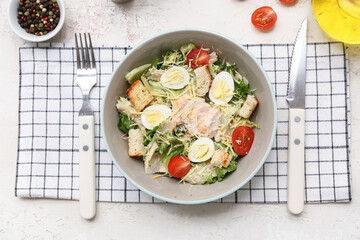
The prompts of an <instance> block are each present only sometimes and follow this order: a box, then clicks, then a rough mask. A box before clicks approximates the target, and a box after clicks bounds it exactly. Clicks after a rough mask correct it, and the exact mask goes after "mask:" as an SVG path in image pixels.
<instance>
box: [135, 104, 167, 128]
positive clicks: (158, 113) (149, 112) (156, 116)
mask: <svg viewBox="0 0 360 240" xmlns="http://www.w3.org/2000/svg"><path fill="white" fill-rule="evenodd" d="M171 114H172V110H171V109H170V108H169V107H168V106H165V105H160V104H159V105H152V106H149V107H147V108H145V110H144V111H143V112H142V114H141V122H142V124H143V125H144V127H145V128H147V129H150V130H151V129H153V128H154V127H157V126H159V125H160V123H162V121H164V120H165V119H167V118H169V117H170V116H171Z"/></svg>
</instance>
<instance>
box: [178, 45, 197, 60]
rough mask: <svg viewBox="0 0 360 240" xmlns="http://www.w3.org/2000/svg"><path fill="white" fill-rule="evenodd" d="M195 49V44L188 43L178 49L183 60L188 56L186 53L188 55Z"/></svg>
mask: <svg viewBox="0 0 360 240" xmlns="http://www.w3.org/2000/svg"><path fill="white" fill-rule="evenodd" d="M195 48H196V46H195V44H193V43H188V44H185V45H182V46H181V47H180V52H181V53H182V55H183V56H184V58H186V56H187V55H188V53H189V52H190V51H191V50H193V49H195Z"/></svg>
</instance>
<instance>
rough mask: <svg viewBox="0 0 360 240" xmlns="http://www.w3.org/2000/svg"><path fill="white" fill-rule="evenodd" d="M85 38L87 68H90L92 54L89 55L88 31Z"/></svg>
mask: <svg viewBox="0 0 360 240" xmlns="http://www.w3.org/2000/svg"><path fill="white" fill-rule="evenodd" d="M84 38H85V54H86V68H87V69H89V68H90V56H89V48H88V44H87V40H86V33H84Z"/></svg>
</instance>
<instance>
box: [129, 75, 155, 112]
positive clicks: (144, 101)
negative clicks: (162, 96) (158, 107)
mask: <svg viewBox="0 0 360 240" xmlns="http://www.w3.org/2000/svg"><path fill="white" fill-rule="evenodd" d="M126 94H127V95H128V96H129V98H130V101H131V103H132V104H134V106H135V108H136V110H137V111H138V112H140V111H142V110H143V109H144V108H145V107H146V106H147V105H148V104H149V103H150V102H151V101H152V100H153V96H152V95H151V94H150V92H149V91H148V90H147V89H146V88H145V87H144V86H143V85H142V83H141V81H140V80H137V81H136V82H134V83H133V84H132V85H131V86H130V88H129V89H128V90H127V91H126Z"/></svg>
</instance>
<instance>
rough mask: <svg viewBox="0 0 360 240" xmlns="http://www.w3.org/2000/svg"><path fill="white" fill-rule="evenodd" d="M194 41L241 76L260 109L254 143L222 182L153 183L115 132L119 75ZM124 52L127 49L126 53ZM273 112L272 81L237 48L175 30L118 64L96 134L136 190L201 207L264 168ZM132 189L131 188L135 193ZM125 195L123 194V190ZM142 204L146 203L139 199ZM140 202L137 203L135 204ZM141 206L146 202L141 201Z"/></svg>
mask: <svg viewBox="0 0 360 240" xmlns="http://www.w3.org/2000/svg"><path fill="white" fill-rule="evenodd" d="M188 42H193V43H195V45H197V46H203V47H206V48H211V49H213V50H215V51H217V52H218V53H219V55H220V58H224V57H225V58H226V60H227V61H229V62H231V63H236V64H237V66H238V71H239V72H240V74H242V75H243V76H245V77H246V78H247V79H248V80H249V82H250V86H251V89H256V92H255V95H256V97H257V98H258V100H259V106H258V107H257V109H256V110H255V112H254V114H253V116H252V117H251V119H252V120H253V121H255V122H256V123H257V124H258V125H259V126H260V129H255V139H254V143H253V146H252V149H251V151H250V152H249V154H248V155H246V156H244V157H242V158H241V159H239V161H238V163H237V170H236V171H235V172H233V173H231V174H229V176H227V177H225V179H224V180H223V181H222V182H216V183H214V184H208V185H195V186H193V187H191V188H190V187H189V186H190V185H189V184H178V180H177V179H174V178H167V177H162V178H157V179H153V176H154V175H147V174H145V172H144V163H143V161H142V160H139V159H133V158H130V157H129V156H128V143H127V141H126V140H124V139H123V138H122V136H123V133H122V132H121V131H120V130H118V128H117V123H118V112H117V110H116V107H115V104H116V100H117V99H118V97H119V96H125V92H126V89H127V88H129V84H128V83H127V81H126V80H125V78H124V76H125V74H126V72H128V71H130V70H131V69H133V68H134V67H137V66H140V65H142V64H145V63H150V62H151V61H152V59H153V58H155V57H161V53H162V52H163V51H165V50H168V49H176V48H179V47H180V46H181V45H182V44H185V43H188ZM125 51H126V49H125ZM276 123H277V109H276V100H275V94H274V91H273V88H272V85H271V82H270V80H269V78H268V76H267V74H266V73H265V71H264V69H263V68H262V66H261V65H260V63H259V62H258V60H257V59H256V58H255V57H254V56H253V55H252V54H251V53H250V52H249V51H248V50H247V49H245V48H244V47H243V46H242V45H241V44H239V43H238V42H236V41H235V40H232V39H231V38H229V37H226V36H223V35H221V34H219V33H215V32H212V31H208V30H201V29H179V30H174V31H169V32H165V33H161V34H159V35H156V36H154V37H152V38H150V39H148V40H146V41H144V42H143V43H141V44H139V45H138V46H137V47H135V48H133V49H132V50H131V51H130V52H129V53H128V54H127V55H126V56H124V57H123V59H122V60H121V61H120V62H119V63H118V65H117V66H116V67H115V70H114V71H113V73H112V75H111V77H110V79H109V82H108V84H107V87H106V89H105V91H104V94H103V100H102V106H101V129H102V135H103V140H104V143H105V146H106V149H107V151H108V153H109V155H110V158H111V159H112V161H113V163H114V164H115V166H116V167H117V169H119V171H120V172H121V173H122V175H123V176H125V177H126V179H128V180H129V181H130V182H131V183H132V184H133V185H134V186H135V187H137V188H139V189H140V190H142V191H143V192H144V193H147V194H149V195H151V196H153V197H155V198H157V199H160V200H163V201H166V202H172V203H177V204H201V203H207V202H211V201H215V200H218V199H220V198H223V197H226V196H228V195H229V194H231V193H233V192H235V191H236V190H238V189H239V188H241V187H243V186H244V185H245V184H246V183H248V182H249V181H250V180H251V179H252V178H253V177H254V175H255V174H256V173H257V172H258V171H259V170H260V168H261V167H262V166H263V164H264V162H265V160H266V159H267V157H268V155H269V153H270V151H271V148H272V144H273V141H274V138H275V132H276ZM134 189H136V188H134ZM124 192H125V194H126V191H124ZM139 196H140V197H141V198H144V199H142V200H145V199H147V200H149V196H147V195H146V194H142V193H141V194H140V195H139ZM139 200H140V199H139ZM145 201H146V200H145Z"/></svg>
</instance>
